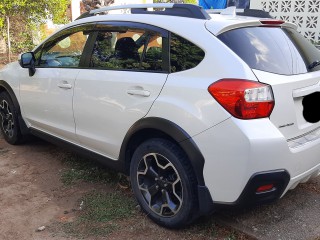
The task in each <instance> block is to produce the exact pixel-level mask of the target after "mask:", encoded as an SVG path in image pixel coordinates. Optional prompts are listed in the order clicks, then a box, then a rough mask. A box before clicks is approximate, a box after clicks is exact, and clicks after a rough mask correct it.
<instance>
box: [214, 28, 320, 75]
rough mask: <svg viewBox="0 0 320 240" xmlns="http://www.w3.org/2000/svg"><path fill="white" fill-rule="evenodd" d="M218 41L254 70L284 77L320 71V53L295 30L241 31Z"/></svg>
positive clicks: (222, 35) (226, 33)
mask: <svg viewBox="0 0 320 240" xmlns="http://www.w3.org/2000/svg"><path fill="white" fill-rule="evenodd" d="M218 38H219V39H220V40H221V41H222V42H224V43H225V44H226V45H227V46H228V47H229V48H231V49H232V50H233V51H234V52H235V53H236V54H237V55H238V56H239V57H241V58H242V59H243V60H244V61H245V62H246V63H247V64H248V65H249V66H250V67H251V68H253V69H258V70H262V71H266V72H272V73H277V74H284V75H293V74H301V73H307V72H313V71H319V70H320V50H319V49H317V48H316V47H315V46H314V45H313V44H312V43H310V42H309V41H308V40H307V39H305V38H304V37H303V36H302V35H301V34H300V33H298V32H297V31H296V30H293V29H286V28H277V27H272V28H271V27H249V28H239V29H235V30H231V31H228V32H225V33H222V34H220V35H219V36H218ZM317 61H319V63H318V64H317Z"/></svg>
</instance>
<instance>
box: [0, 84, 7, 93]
mask: <svg viewBox="0 0 320 240" xmlns="http://www.w3.org/2000/svg"><path fill="white" fill-rule="evenodd" d="M2 92H8V91H7V89H5V88H4V87H3V86H0V93H2Z"/></svg>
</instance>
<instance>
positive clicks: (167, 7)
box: [76, 3, 210, 20]
mask: <svg viewBox="0 0 320 240" xmlns="http://www.w3.org/2000/svg"><path fill="white" fill-rule="evenodd" d="M148 8H153V9H164V10H163V11H148ZM119 9H131V14H155V15H169V16H178V17H188V18H196V19H210V16H209V14H208V13H207V12H206V11H205V10H204V9H203V8H202V7H200V6H197V5H193V4H176V3H154V4H127V5H119V6H111V7H103V8H99V9H95V10H91V11H90V12H86V13H84V14H82V15H81V16H80V17H78V18H77V19H76V20H78V19H81V18H86V17H91V16H94V15H95V14H98V13H104V12H109V11H113V10H119Z"/></svg>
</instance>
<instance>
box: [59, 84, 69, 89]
mask: <svg viewBox="0 0 320 240" xmlns="http://www.w3.org/2000/svg"><path fill="white" fill-rule="evenodd" d="M58 87H59V88H64V89H71V88H72V85H71V84H70V83H59V84H58Z"/></svg>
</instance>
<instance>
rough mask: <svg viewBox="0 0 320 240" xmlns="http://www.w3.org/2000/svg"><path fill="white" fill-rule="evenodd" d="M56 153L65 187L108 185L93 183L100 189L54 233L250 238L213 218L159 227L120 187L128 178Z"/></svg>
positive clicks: (82, 201) (83, 200) (82, 200)
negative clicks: (180, 227) (174, 227)
mask: <svg viewBox="0 0 320 240" xmlns="http://www.w3.org/2000/svg"><path fill="white" fill-rule="evenodd" d="M53 154H55V155H57V154H58V158H59V159H60V160H61V161H62V162H63V163H64V164H65V166H66V167H65V168H64V169H63V170H62V171H61V181H62V182H63V183H64V185H65V187H66V188H69V187H72V186H74V185H75V184H78V185H77V186H80V185H79V184H81V182H90V183H94V184H97V186H98V185H100V186H101V184H104V185H106V188H105V187H103V188H101V187H97V188H96V187H95V186H96V185H94V186H93V187H94V188H95V189H99V190H95V191H91V190H90V192H88V193H87V194H85V195H84V196H83V197H82V198H80V199H79V201H78V202H77V206H80V205H81V206H82V207H81V210H77V211H75V212H74V215H75V216H74V218H72V221H68V222H57V223H56V226H53V232H58V234H59V232H60V233H62V234H64V235H66V237H74V238H76V239H83V238H90V239H91V238H93V239H101V238H103V239H105V238H108V236H110V234H116V236H118V235H119V236H132V237H133V238H135V237H137V239H144V238H145V237H146V236H148V235H149V234H153V235H154V236H156V238H158V237H160V236H161V237H165V238H167V237H170V239H171V238H172V239H223V240H248V239H250V238H248V236H246V235H245V234H243V233H240V232H237V231H235V230H233V229H230V228H228V227H224V226H221V225H219V224H218V223H216V221H215V219H214V218H212V217H210V218H208V217H207V218H202V219H200V220H198V221H197V222H196V223H195V224H193V225H191V226H189V227H187V228H186V229H183V230H177V231H172V230H166V229H163V228H161V227H158V226H156V225H155V224H153V223H152V222H151V221H149V220H148V219H147V217H146V215H145V214H141V213H139V211H137V210H136V208H135V206H136V205H137V203H136V201H135V200H134V197H133V194H132V193H131V191H130V190H128V189H123V188H119V182H120V181H123V180H126V179H125V178H122V179H121V178H119V174H117V173H116V172H114V171H112V170H109V169H106V168H104V167H102V166H100V165H99V164H98V163H97V162H94V161H91V160H88V159H86V158H83V157H80V156H78V155H76V154H73V153H70V152H60V153H57V152H54V153H53ZM124 182H125V181H124ZM122 185H126V186H129V183H128V182H125V184H122ZM120 186H121V185H120ZM106 189H108V190H107V191H106ZM57 227H58V229H59V230H57V229H56V228H57ZM139 234H140V235H139ZM172 234H173V235H172Z"/></svg>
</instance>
